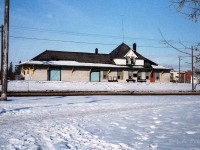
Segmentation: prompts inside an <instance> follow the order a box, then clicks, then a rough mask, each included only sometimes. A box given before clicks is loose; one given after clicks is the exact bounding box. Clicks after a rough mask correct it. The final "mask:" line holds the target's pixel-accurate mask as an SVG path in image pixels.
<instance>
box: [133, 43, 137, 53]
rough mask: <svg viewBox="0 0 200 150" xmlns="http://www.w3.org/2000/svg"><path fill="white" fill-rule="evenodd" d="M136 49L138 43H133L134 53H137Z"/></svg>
mask: <svg viewBox="0 0 200 150" xmlns="http://www.w3.org/2000/svg"><path fill="white" fill-rule="evenodd" d="M136 48H137V46H136V43H133V51H134V52H136Z"/></svg>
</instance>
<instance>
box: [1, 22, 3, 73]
mask: <svg viewBox="0 0 200 150" xmlns="http://www.w3.org/2000/svg"><path fill="white" fill-rule="evenodd" d="M2 55H3V25H2V26H1V71H2V64H3V61H2V60H3V59H2ZM1 76H2V74H1Z"/></svg>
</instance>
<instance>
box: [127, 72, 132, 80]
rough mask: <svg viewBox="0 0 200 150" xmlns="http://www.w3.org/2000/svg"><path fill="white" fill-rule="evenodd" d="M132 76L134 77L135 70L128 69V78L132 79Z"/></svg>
mask: <svg viewBox="0 0 200 150" xmlns="http://www.w3.org/2000/svg"><path fill="white" fill-rule="evenodd" d="M132 77H133V72H132V71H128V78H129V79H132Z"/></svg>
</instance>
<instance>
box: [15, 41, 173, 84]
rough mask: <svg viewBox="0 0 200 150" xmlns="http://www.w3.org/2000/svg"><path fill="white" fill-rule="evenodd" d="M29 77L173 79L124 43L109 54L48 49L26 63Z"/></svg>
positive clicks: (24, 73) (25, 72) (25, 74)
mask: <svg viewBox="0 0 200 150" xmlns="http://www.w3.org/2000/svg"><path fill="white" fill-rule="evenodd" d="M19 66H20V68H21V75H22V76H23V78H24V79H25V80H45V81H46V80H49V81H84V82H89V81H91V82H108V81H110V82H114V81H116V82H127V81H128V82H129V81H131V82H170V69H169V68H166V67H163V66H159V65H158V64H157V63H155V62H153V61H151V60H149V59H147V58H145V57H143V56H142V55H141V54H139V53H138V52H137V51H136V44H135V43H134V44H133V47H132V48H130V47H129V46H128V45H126V44H124V43H122V44H121V45H119V46H118V47H117V48H116V49H114V50H113V51H112V52H111V53H109V54H100V53H99V52H98V49H95V53H83V52H66V51H54V50H53V51H52V50H46V51H44V52H43V53H41V54H39V55H38V56H36V57H34V58H33V59H31V60H29V61H26V62H22V63H21V64H20V65H19Z"/></svg>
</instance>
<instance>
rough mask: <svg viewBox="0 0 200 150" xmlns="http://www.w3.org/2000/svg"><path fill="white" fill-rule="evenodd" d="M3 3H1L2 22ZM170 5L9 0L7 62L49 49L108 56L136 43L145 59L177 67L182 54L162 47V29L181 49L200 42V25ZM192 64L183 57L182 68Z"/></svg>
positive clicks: (145, 0) (130, 0) (151, 0)
mask: <svg viewBox="0 0 200 150" xmlns="http://www.w3.org/2000/svg"><path fill="white" fill-rule="evenodd" d="M3 5H4V0H0V24H3V11H4V10H3V7H4V6H3ZM169 5H170V4H169V1H168V0H162V1H158V0H84V1H83V0H10V48H9V61H13V63H14V64H17V63H18V61H19V60H21V61H25V60H29V59H31V58H33V57H34V56H36V55H38V54H39V53H41V52H43V51H44V50H46V49H49V50H63V51H78V52H94V50H95V48H98V49H99V52H100V53H109V52H111V51H112V50H113V49H114V48H116V47H117V46H118V45H119V44H121V43H122V42H124V43H126V44H127V45H130V46H131V45H132V44H133V43H137V46H138V47H137V51H138V52H139V53H141V54H142V55H143V56H145V57H147V58H149V59H151V60H153V61H155V62H156V63H158V64H160V65H164V66H167V67H173V68H175V69H177V68H178V56H180V55H181V56H182V55H184V54H181V53H179V52H177V51H176V50H173V49H170V48H164V47H166V45H164V44H163V42H162V38H161V36H160V33H159V31H158V30H159V29H160V30H161V31H162V33H163V35H164V36H165V38H166V39H169V40H171V41H172V40H173V44H174V45H176V46H177V47H180V48H182V45H181V44H178V42H180V41H181V43H183V44H185V45H187V46H188V47H191V46H192V45H194V44H196V43H197V42H198V40H199V39H200V26H199V23H194V22H192V21H190V20H188V19H187V18H186V17H184V16H183V15H181V14H178V13H176V11H175V9H174V8H173V7H169ZM122 20H123V26H122ZM122 28H123V29H124V30H123V29H122ZM123 33H124V39H123ZM24 38H36V39H48V40H35V39H24ZM49 40H57V41H49ZM61 41H62V42H61ZM70 41H71V42H70ZM81 42H85V43H81ZM95 43H96V44H95ZM184 56H185V55H184ZM188 61H190V59H186V58H183V59H182V61H181V68H182V69H181V70H186V69H189V68H190V66H189V65H188V64H187V63H185V62H188Z"/></svg>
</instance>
